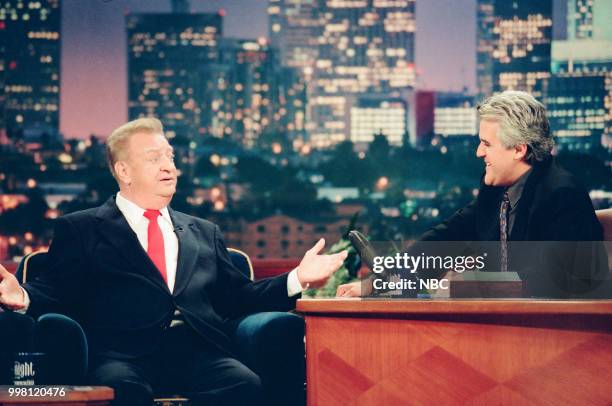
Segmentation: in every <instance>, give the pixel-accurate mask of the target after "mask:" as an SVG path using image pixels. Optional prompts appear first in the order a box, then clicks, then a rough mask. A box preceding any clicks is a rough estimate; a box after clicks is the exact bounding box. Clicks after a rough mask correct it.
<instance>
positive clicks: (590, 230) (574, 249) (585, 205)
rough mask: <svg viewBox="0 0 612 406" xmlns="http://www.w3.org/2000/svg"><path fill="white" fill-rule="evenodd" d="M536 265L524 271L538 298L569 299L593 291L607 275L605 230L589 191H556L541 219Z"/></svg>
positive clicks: (566, 189) (567, 188) (567, 189)
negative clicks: (596, 213) (595, 211)
mask: <svg viewBox="0 0 612 406" xmlns="http://www.w3.org/2000/svg"><path fill="white" fill-rule="evenodd" d="M538 220H539V221H538V227H539V228H540V230H539V232H538V240H540V241H539V242H536V243H534V244H537V245H538V249H537V254H535V253H534V254H533V257H532V258H534V259H535V260H532V261H531V262H532V263H533V264H536V266H532V267H526V268H525V269H523V270H522V272H523V274H524V275H522V276H524V278H525V279H527V280H528V281H529V282H528V286H529V285H531V288H530V290H531V291H532V294H534V295H535V296H557V297H568V296H569V295H582V294H588V293H589V292H592V291H594V290H595V289H597V288H598V286H599V285H600V284H601V283H602V282H603V281H604V280H606V278H607V276H608V259H607V253H606V250H605V246H604V244H603V242H602V241H601V240H602V238H603V231H602V228H601V225H600V224H599V222H598V221H597V218H596V217H595V213H594V210H593V205H592V203H591V200H590V199H589V196H588V195H587V194H586V192H582V191H580V190H577V189H575V188H571V187H566V188H561V189H559V190H556V191H555V192H554V193H553V194H552V195H551V196H550V199H549V200H548V204H546V205H545V209H544V210H542V212H541V213H540V215H539V216H538Z"/></svg>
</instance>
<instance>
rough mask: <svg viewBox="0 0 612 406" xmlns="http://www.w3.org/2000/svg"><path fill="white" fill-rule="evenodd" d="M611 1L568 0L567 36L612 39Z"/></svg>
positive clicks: (572, 38) (572, 37)
mask: <svg viewBox="0 0 612 406" xmlns="http://www.w3.org/2000/svg"><path fill="white" fill-rule="evenodd" d="M610 21H612V2H610V1H609V0H568V1H567V38H568V39H569V40H574V39H589V38H608V39H612V24H610Z"/></svg>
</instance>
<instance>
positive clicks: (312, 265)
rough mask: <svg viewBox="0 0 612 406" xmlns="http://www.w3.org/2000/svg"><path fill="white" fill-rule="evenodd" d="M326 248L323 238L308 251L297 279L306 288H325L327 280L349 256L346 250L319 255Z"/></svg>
mask: <svg viewBox="0 0 612 406" xmlns="http://www.w3.org/2000/svg"><path fill="white" fill-rule="evenodd" d="M324 246H325V240H324V239H323V238H321V239H320V240H319V241H318V242H317V243H316V244H315V245H314V247H312V248H311V249H309V250H308V251H306V254H305V255H304V258H302V261H301V262H300V265H299V266H298V267H297V277H298V280H299V281H300V284H301V285H302V286H303V287H304V288H306V287H314V288H316V287H320V286H323V285H324V284H325V282H327V279H329V277H330V276H331V275H332V274H333V273H334V272H336V271H337V270H338V269H339V268H340V267H341V266H342V263H343V262H344V260H345V259H346V256H347V255H348V252H347V251H346V250H344V251H342V252H339V253H337V254H332V255H319V252H320V251H321V250H322V249H323V247H324Z"/></svg>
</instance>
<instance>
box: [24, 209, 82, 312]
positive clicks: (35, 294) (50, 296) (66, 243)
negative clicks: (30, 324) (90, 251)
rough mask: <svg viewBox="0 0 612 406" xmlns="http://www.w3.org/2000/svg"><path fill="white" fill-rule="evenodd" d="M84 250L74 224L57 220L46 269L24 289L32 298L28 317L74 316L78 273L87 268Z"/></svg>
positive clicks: (61, 218)
mask: <svg viewBox="0 0 612 406" xmlns="http://www.w3.org/2000/svg"><path fill="white" fill-rule="evenodd" d="M83 257H84V250H83V246H82V239H81V238H79V236H78V232H77V230H76V228H75V226H74V224H73V223H72V222H71V221H70V220H69V219H68V218H65V217H60V218H58V219H57V220H56V223H55V229H54V232H53V240H52V242H51V246H50V247H49V252H48V253H47V258H46V267H47V268H46V269H44V270H43V271H42V272H41V273H40V274H39V275H38V276H37V277H36V278H35V279H34V280H31V281H28V282H26V283H25V284H24V285H23V288H24V289H25V290H26V291H27V292H28V295H29V296H30V306H29V307H28V310H27V313H28V314H29V315H31V316H33V317H38V316H39V315H41V314H44V313H50V312H58V313H70V311H71V310H72V311H73V310H74V309H75V307H74V306H73V304H74V302H75V300H76V297H77V295H78V292H79V279H78V277H79V276H80V275H79V274H78V270H79V269H82V268H83Z"/></svg>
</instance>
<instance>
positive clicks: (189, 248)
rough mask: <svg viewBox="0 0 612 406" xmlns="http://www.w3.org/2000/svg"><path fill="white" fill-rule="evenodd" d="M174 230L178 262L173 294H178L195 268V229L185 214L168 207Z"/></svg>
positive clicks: (196, 241) (196, 253)
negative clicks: (176, 240) (177, 246)
mask: <svg viewBox="0 0 612 406" xmlns="http://www.w3.org/2000/svg"><path fill="white" fill-rule="evenodd" d="M168 212H169V213H170V218H171V219H172V224H173V225H174V232H175V234H176V237H177V238H178V245H179V251H178V263H177V265H176V281H175V284H174V292H173V293H172V294H173V295H174V296H178V295H179V294H180V293H181V291H182V290H183V289H185V287H186V286H187V284H188V283H189V280H190V279H191V276H192V275H193V272H194V271H195V268H196V266H195V265H196V261H197V259H198V252H199V250H200V248H199V245H198V238H197V234H196V233H197V231H196V228H195V224H193V222H192V221H190V219H189V217H187V216H186V215H184V214H182V213H180V212H177V211H174V210H172V209H170V208H168Z"/></svg>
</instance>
